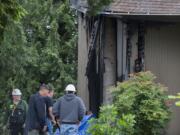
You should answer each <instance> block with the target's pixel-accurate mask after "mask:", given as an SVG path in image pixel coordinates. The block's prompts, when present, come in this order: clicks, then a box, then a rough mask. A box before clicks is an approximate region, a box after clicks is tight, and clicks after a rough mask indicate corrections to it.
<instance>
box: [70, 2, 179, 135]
mask: <svg viewBox="0 0 180 135" xmlns="http://www.w3.org/2000/svg"><path fill="white" fill-rule="evenodd" d="M72 3H76V4H73V5H72V7H73V8H76V9H77V10H78V33H79V40H78V90H79V94H80V96H81V97H82V98H83V99H84V101H85V103H86V105H87V106H89V108H90V109H91V110H92V111H93V112H95V113H97V112H98V109H99V106H100V105H101V104H102V103H108V102H111V95H110V92H109V91H108V89H109V88H110V87H111V86H113V85H115V84H116V82H117V81H123V80H126V79H128V75H129V74H130V73H134V72H139V71H146V70H150V71H152V72H153V73H154V74H155V75H156V76H157V81H158V82H161V83H163V84H165V85H166V86H167V87H168V88H169V93H170V94H176V93H177V92H179V91H180V90H179V89H180V78H179V76H180V70H179V69H180V62H179V61H180V60H179V58H180V53H179V52H180V37H179V34H180V1H179V0H173V1H172V0H114V1H113V2H112V4H111V5H110V6H108V7H105V8H104V10H103V11H102V12H100V13H99V15H97V16H95V17H90V16H88V15H87V11H88V6H87V4H86V2H85V1H83V0H81V1H80V0H79V1H78V0H75V2H73V0H72ZM172 110H173V116H172V117H173V118H172V121H171V122H170V124H169V129H168V131H167V132H168V133H167V134H168V135H179V134H180V128H179V127H178V126H179V125H180V117H179V114H180V108H177V107H172Z"/></svg>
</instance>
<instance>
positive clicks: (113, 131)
mask: <svg viewBox="0 0 180 135" xmlns="http://www.w3.org/2000/svg"><path fill="white" fill-rule="evenodd" d="M90 124H91V126H90V128H89V130H88V132H89V133H90V134H91V135H133V132H134V129H133V127H134V125H135V120H134V115H131V114H126V115H125V114H123V115H122V116H121V117H120V116H119V115H118V110H117V108H116V107H115V106H114V105H106V106H103V107H101V109H100V116H99V118H98V119H92V120H91V121H90Z"/></svg>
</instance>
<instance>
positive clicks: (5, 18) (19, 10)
mask: <svg viewBox="0 0 180 135" xmlns="http://www.w3.org/2000/svg"><path fill="white" fill-rule="evenodd" d="M25 14H26V11H25V9H24V8H23V7H22V6H21V5H20V4H19V3H18V2H17V1H16V0H0V42H1V40H2V38H3V32H4V29H5V27H6V25H7V24H8V23H9V22H10V21H18V20H19V19H21V18H22V17H23V16H24V15H25Z"/></svg>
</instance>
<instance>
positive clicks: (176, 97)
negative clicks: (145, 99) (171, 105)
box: [168, 93, 180, 107]
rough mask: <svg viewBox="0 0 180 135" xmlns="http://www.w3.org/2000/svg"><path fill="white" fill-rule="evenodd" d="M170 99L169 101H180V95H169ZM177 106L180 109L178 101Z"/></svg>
mask: <svg viewBox="0 0 180 135" xmlns="http://www.w3.org/2000/svg"><path fill="white" fill-rule="evenodd" d="M168 98H169V99H172V100H176V99H178V100H179V99H180V93H177V95H176V96H174V95H169V96H168ZM175 105H176V106H178V107H179V106H180V101H176V102H175Z"/></svg>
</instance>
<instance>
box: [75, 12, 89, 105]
mask: <svg viewBox="0 0 180 135" xmlns="http://www.w3.org/2000/svg"><path fill="white" fill-rule="evenodd" d="M78 23H79V25H78V36H79V39H78V86H77V87H78V95H79V96H80V97H82V99H83V101H84V102H85V104H86V107H87V108H88V107H89V92H88V80H87V77H86V76H85V72H86V65H87V58H88V56H87V55H88V44H87V34H86V21H85V19H84V18H82V16H81V14H79V17H78Z"/></svg>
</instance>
